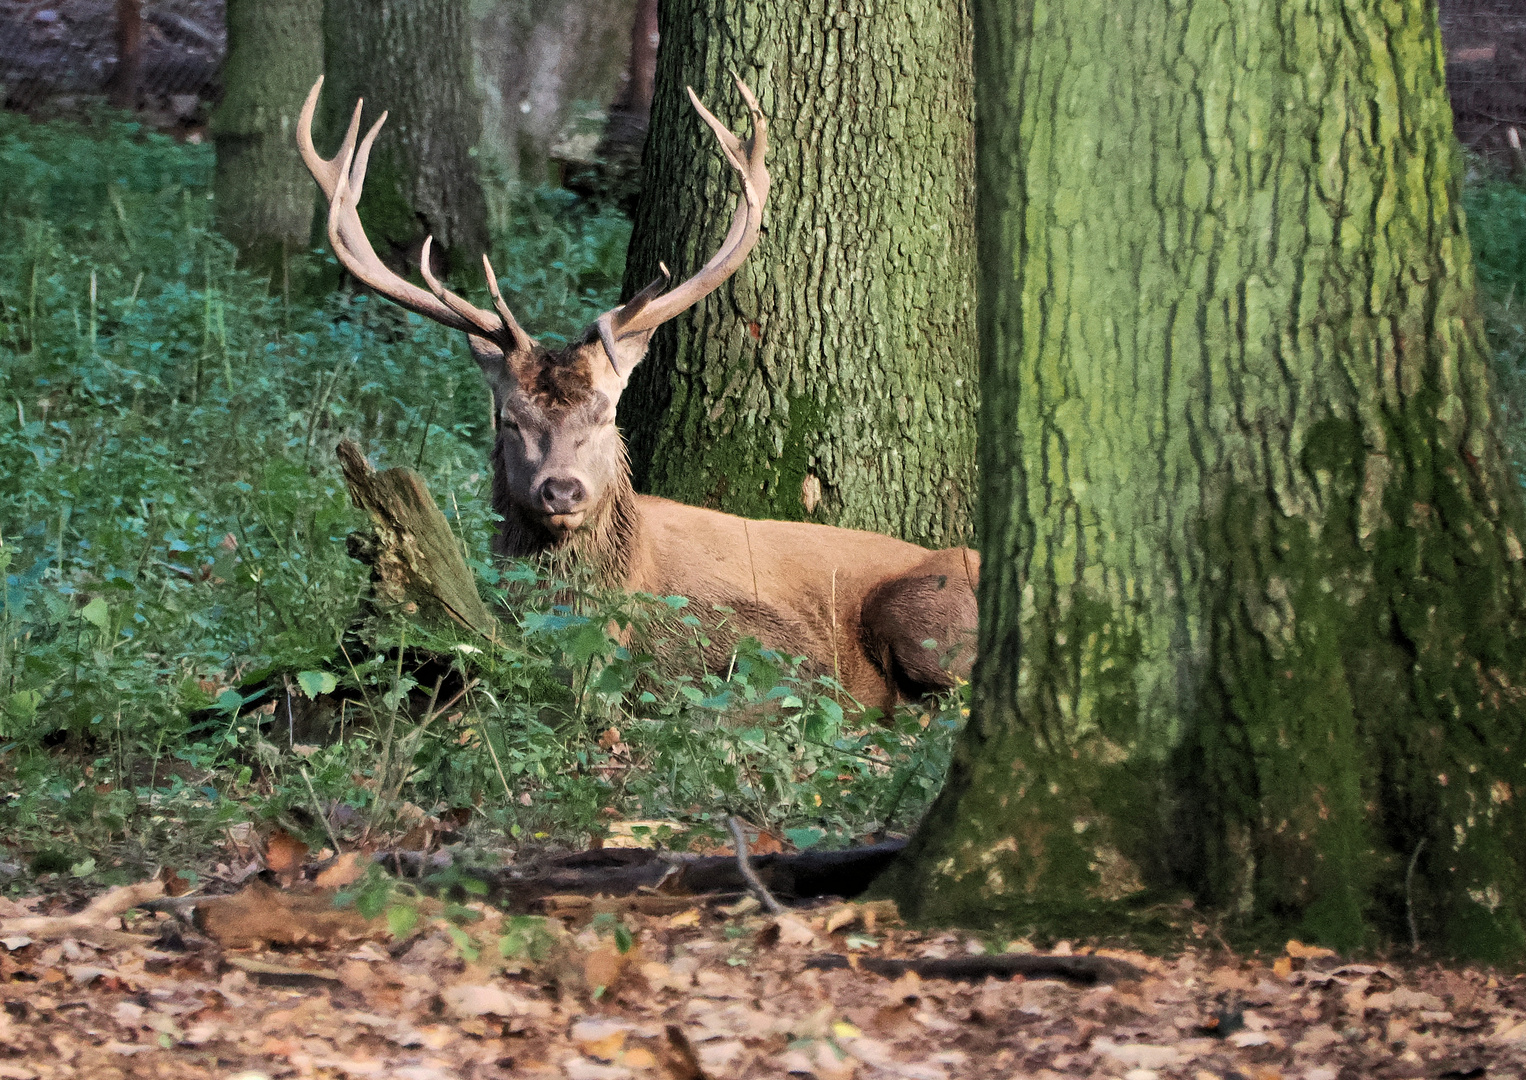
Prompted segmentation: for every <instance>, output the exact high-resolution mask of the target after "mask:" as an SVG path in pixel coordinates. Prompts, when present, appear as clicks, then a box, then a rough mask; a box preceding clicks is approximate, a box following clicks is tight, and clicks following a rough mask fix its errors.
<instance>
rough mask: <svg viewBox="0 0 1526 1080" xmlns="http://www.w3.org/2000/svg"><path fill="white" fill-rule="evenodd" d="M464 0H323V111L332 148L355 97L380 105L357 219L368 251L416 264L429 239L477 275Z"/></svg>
mask: <svg viewBox="0 0 1526 1080" xmlns="http://www.w3.org/2000/svg"><path fill="white" fill-rule="evenodd" d="M467 6H468V5H467V0H324V5H323V38H324V49H325V66H326V75H327V80H326V81H325V83H324V87H323V106H322V113H323V116H322V119H323V121H324V125H325V129H326V131H327V132H328V138H329V140H330V142H329V143H325V144H321V145H323V146H324V147H325V148H326V146H327V145H330V144H335V145H337V143H338V140H339V138H340V136H341V134H342V132H343V131H344V126H345V125H346V124H348V123H349V119H350V112H351V110H352V109H353V108H354V107H355V99H356V98H360V97H363V98H365V99H366V107H367V113H366V117H367V120H366V123H367V124H368V125H369V123H370V121H371V119H372V118H374V117H377V116H380V115H381V111H382V110H383V109H385V110H386V111H387V112H388V114H389V115H388V119H387V126H386V127H385V128H383V129H382V135H381V136H380V138H378V139H377V142H376V148H375V150H374V151H373V152H372V154H371V166H370V170H369V172H367V174H366V190H365V197H364V198H363V199H362V200H361V202H360V217H361V220H362V221H363V222H364V223H365V227H366V235H368V236H369V237H370V238H371V243H372V244H373V245H374V246H375V247H376V250H377V253H378V254H379V255H381V256H382V258H384V259H388V260H389V261H392V262H393V263H394V265H396V266H398V267H399V268H407V269H409V270H412V271H414V272H417V267H418V253H419V248H420V246H421V245H422V244H423V242H424V238H425V237H426V236H428V235H430V234H433V236H434V242H435V246H436V248H437V249H441V254H442V258H445V259H447V260H448V262H449V264H450V265H451V266H452V267H453V268H456V269H459V270H462V271H464V272H465V273H468V274H472V275H474V276H473V278H472V280H473V281H474V283H475V282H480V281H481V276H482V264H481V262H480V259H481V257H482V253H483V252H485V251H487V249H488V230H487V203H486V201H485V199H484V197H483V193H482V182H481V179H480V177H479V174H478V169H477V162H476V157H475V156H476V148H477V143H478V141H479V140H480V139H481V136H482V110H481V103H480V102H479V101H478V98H477V90H476V84H475V83H474V82H473V79H472V44H471V39H470V37H469V34H468V27H469V25H470V24H469V22H468V20H467Z"/></svg>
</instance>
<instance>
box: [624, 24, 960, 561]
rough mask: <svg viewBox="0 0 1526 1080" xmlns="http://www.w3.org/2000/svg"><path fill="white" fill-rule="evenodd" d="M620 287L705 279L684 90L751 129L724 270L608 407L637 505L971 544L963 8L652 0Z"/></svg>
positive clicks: (710, 186) (722, 214)
mask: <svg viewBox="0 0 1526 1080" xmlns="http://www.w3.org/2000/svg"><path fill="white" fill-rule="evenodd" d="M659 28H660V34H661V42H662V43H661V47H660V49H659V53H658V61H657V82H656V96H655V99H654V101H653V106H652V124H651V133H652V134H651V138H649V139H648V141H647V149H646V155H645V159H644V162H643V169H642V172H643V176H642V195H641V203H640V208H639V210H638V212H637V215H636V225H635V233H634V235H633V236H632V238H631V247H630V257H629V260H628V263H627V276H626V295H629V294H630V293H631V292H633V291H634V290H635V289H636V288H639V287H640V286H641V285H644V284H645V283H646V282H647V281H649V280H651V279H652V278H653V277H654V276H656V274H657V264H658V262H659V261H662V262H666V263H667V264H668V266H669V267H671V268H672V270H673V272H674V274H675V276H676V277H678V278H680V279H681V278H683V277H685V276H687V275H688V274H691V273H693V272H694V271H695V270H697V269H698V268H699V266H700V265H701V264H702V263H703V262H704V260H705V259H706V258H708V257H709V255H710V254H711V252H713V251H714V250H715V249H716V247H717V246H718V245H719V242H720V239H721V237H722V236H723V235H724V233H725V231H726V227H727V225H728V224H729V222H730V218H731V212H732V207H733V206H734V205H735V201H736V193H735V192H736V189H735V184H734V179H733V177H732V175H731V172H730V170H729V169H728V168H727V167H726V165H725V163H724V162H723V161H722V159H721V156H720V154H719V153H717V152H716V148H715V142H714V137H713V136H712V135H711V134H710V132H709V131H708V130H706V129H705V128H704V126H703V125H702V124H701V122H700V121H699V119H698V117H696V116H695V114H694V110H693V109H692V108H691V107H690V105H689V102H688V99H687V96H686V95H685V93H684V87H685V86H686V85H692V86H693V87H694V88H695V90H696V92H698V93H699V94H700V95H701V97H702V98H703V99H704V101H705V102H706V103H707V104H708V105H709V106H710V107H711V108H712V109H713V110H714V111H715V112H716V114H717V115H718V116H721V117H723V118H729V119H731V120H732V121H733V123H734V124H735V126H736V127H738V128H745V123H742V122H740V121H741V119H742V118H743V117H744V116H745V113H744V112H743V110H742V108H741V103H740V101H739V100H738V97H737V93H736V90H735V88H734V87H733V86H732V85H731V79H730V75H729V74H728V72H729V71H730V70H733V69H734V70H735V71H736V72H737V73H738V74H739V75H741V77H742V78H743V80H745V81H746V82H747V83H748V84H750V85H751V86H752V87H753V88H754V89H755V90H756V91H757V93H758V95H759V98H760V99H761V101H762V104H763V111H764V113H766V114H767V116H768V118H769V145H770V153H769V171H770V172H771V173H772V175H773V190H772V193H771V194H770V196H769V201H768V207H767V209H766V210H765V211H764V219H763V221H764V236H763V239H762V240H761V242H760V243H759V245H758V247H757V249H756V250H755V251H754V252H753V254H752V255H751V257H750V258H749V259H748V261H747V263H746V264H745V265H744V266H743V267H742V269H741V271H740V272H739V273H737V275H736V276H735V277H733V278H732V279H731V281H730V282H729V283H728V284H727V285H726V286H725V287H724V288H722V289H720V290H719V291H717V292H716V293H715V294H713V295H712V296H711V297H710V298H709V299H708V300H707V301H706V302H705V303H703V304H702V305H701V306H700V307H699V308H697V309H696V310H695V311H694V312H692V313H690V314H688V315H686V316H684V317H683V318H681V319H678V320H675V322H674V323H672V324H670V325H669V326H667V327H664V328H663V329H662V330H661V331H659V332H658V334H657V336H656V338H655V339H654V341H653V344H652V350H651V353H650V354H649V355H648V357H647V359H646V361H645V363H643V364H642V365H641V367H639V368H638V369H637V370H636V375H635V379H634V381H633V382H632V385H631V387H630V389H629V390H628V391H627V392H626V395H625V397H624V399H623V400H622V402H621V406H622V409H621V416H622V420H623V422H624V423H625V424H627V425H629V431H628V434H629V437H630V443H631V455H632V462H633V465H634V468H635V473H636V480H637V483H638V486H640V487H641V489H642V490H646V491H651V492H655V493H657V494H661V495H668V496H672V497H674V498H677V499H680V500H683V501H685V502H690V503H695V504H702V505H707V506H714V507H717V508H719V509H723V510H728V511H732V512H735V513H740V514H746V515H750V516H754V517H773V518H792V519H814V520H818V521H825V522H829V523H832V524H838V525H848V526H854V527H858V528H865V529H873V530H876V531H879V532H886V533H893V534H896V535H899V536H903V537H905V538H907V539H909V540H914V541H917V542H919V543H925V544H933V545H947V544H953V543H958V542H961V541H963V540H966V539H968V537H969V535H970V532H971V516H972V503H973V497H974V483H975V460H974V455H975V407H976V358H975V327H974V304H973V299H974V289H973V282H974V277H973V275H974V233H973V185H972V167H973V143H972V139H971V128H970V116H971V110H972V100H971V83H970V67H969V65H970V56H969V14H968V5H967V3H966V0H874V2H871V0H833V2H830V3H829V2H827V0H805V2H802V0H793V2H791V3H784V2H782V0H721V2H719V3H708V2H707V3H700V2H699V0H664V2H663V3H662V4H661V5H660V13H659Z"/></svg>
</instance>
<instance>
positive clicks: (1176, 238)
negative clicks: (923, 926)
mask: <svg viewBox="0 0 1526 1080" xmlns="http://www.w3.org/2000/svg"><path fill="white" fill-rule="evenodd" d="M976 22H977V36H976V42H977V46H976V70H977V79H978V85H979V103H980V106H979V113H978V120H977V124H978V130H979V136H978V142H979V149H978V161H979V164H978V170H979V177H980V181H981V185H982V187H981V190H982V196H981V203H980V208H979V220H980V226H981V238H982V250H981V257H980V263H981V267H982V277H981V342H982V350H983V351H982V356H983V360H982V373H981V378H982V388H983V394H984V408H983V411H982V421H981V435H980V438H981V447H982V459H981V478H982V486H981V500H982V501H981V506H982V522H981V535H982V538H983V546H984V552H983V553H984V561H983V564H982V565H983V572H982V575H981V596H980V605H981V606H980V613H981V642H980V645H981V659H980V661H979V664H978V666H977V671H976V675H975V695H976V696H975V705H974V715H973V718H972V720H971V722H970V725H969V727H968V729H967V731H966V732H965V733H964V734H963V736H962V739H961V742H960V744H959V747H958V751H957V754H956V763H955V765H954V767H953V769H952V772H951V775H950V777H949V780H948V783H947V786H946V788H945V790H944V792H943V793H942V795H941V796H940V798H939V800H938V801H937V803H936V804H935V806H934V807H933V809H932V811H931V812H930V814H929V816H928V818H927V820H926V821H925V822H924V823H923V826H922V828H921V830H920V831H919V833H918V835H917V837H916V839H915V842H914V844H913V845H912V849H911V852H910V854H909V856H908V858H907V859H906V860H905V862H904V863H903V864H901V865H900V867H899V868H898V870H897V871H896V873H895V876H894V877H893V878H892V879H891V880H890V882H889V885H888V887H889V888H890V889H891V890H892V891H894V892H896V893H897V894H898V895H899V896H900V897H901V898H902V899H903V901H904V903H905V904H906V905H907V908H908V910H909V911H910V912H911V913H912V914H914V915H916V916H919V917H922V918H929V919H950V920H957V919H964V920H976V919H985V920H989V919H991V918H993V917H995V918H1003V917H1021V915H1022V913H1027V914H1029V915H1032V914H1033V913H1036V912H1043V911H1049V912H1051V913H1053V912H1056V911H1060V910H1064V911H1069V912H1071V913H1074V912H1075V910H1076V909H1077V908H1079V907H1091V906H1094V905H1096V904H1097V903H1098V902H1101V901H1108V900H1117V899H1123V898H1129V897H1133V898H1145V897H1149V896H1151V895H1154V896H1157V897H1158V896H1159V891H1158V890H1159V889H1161V888H1177V887H1181V886H1185V887H1186V888H1188V889H1189V890H1191V891H1192V892H1193V893H1195V894H1196V895H1197V896H1198V897H1199V898H1200V899H1202V900H1206V901H1210V902H1212V903H1214V904H1216V905H1218V906H1219V907H1220V908H1221V909H1223V910H1226V911H1228V912H1230V913H1232V914H1237V915H1239V916H1241V917H1242V918H1244V919H1245V920H1247V921H1249V920H1258V921H1259V922H1260V924H1261V925H1263V926H1265V925H1268V924H1270V925H1278V924H1280V925H1281V926H1282V927H1284V928H1291V929H1295V930H1296V932H1297V933H1299V934H1307V935H1311V936H1313V937H1315V938H1317V939H1319V940H1322V941H1325V942H1327V943H1330V944H1335V945H1351V944H1355V943H1357V942H1360V941H1363V940H1367V939H1370V936H1371V935H1372V934H1374V933H1378V934H1381V935H1384V936H1387V937H1389V938H1390V939H1395V938H1396V939H1399V940H1403V941H1406V942H1407V941H1408V939H1409V936H1410V927H1411V926H1414V927H1415V929H1416V930H1417V931H1418V933H1419V934H1420V936H1421V937H1423V938H1426V939H1429V940H1431V941H1433V942H1436V943H1438V944H1440V945H1442V946H1443V947H1445V948H1447V949H1449V950H1452V951H1455V952H1459V953H1464V954H1473V955H1485V956H1499V955H1502V954H1509V953H1518V952H1519V951H1520V950H1521V948H1522V946H1523V945H1526V938H1523V936H1522V932H1521V917H1522V914H1523V910H1526V887H1523V886H1526V881H1523V877H1522V872H1521V871H1522V858H1523V851H1526V848H1523V846H1522V845H1523V843H1526V829H1523V823H1522V808H1523V805H1526V772H1523V768H1522V762H1523V757H1522V754H1523V751H1526V724H1523V715H1522V713H1523V693H1526V690H1523V687H1526V655H1523V654H1526V645H1523V638H1522V630H1523V627H1522V614H1521V613H1522V602H1523V600H1526V573H1523V571H1526V564H1523V560H1522V546H1521V539H1520V538H1521V535H1522V530H1523V520H1522V508H1521V496H1520V492H1519V490H1518V488H1517V487H1516V485H1515V483H1514V481H1513V480H1512V478H1511V476H1510V473H1509V469H1508V467H1507V462H1506V460H1505V457H1504V455H1503V453H1502V449H1501V445H1500V442H1499V439H1498V437H1497V434H1496V430H1495V423H1496V421H1495V417H1494V415H1493V413H1492V411H1491V399H1490V392H1489V386H1488V380H1487V371H1488V368H1487V357H1486V355H1485V346H1484V340H1483V335H1482V332H1481V327H1480V323H1479V319H1478V317H1477V314H1476V312H1475V309H1474V281H1473V271H1472V265H1471V255H1470V252H1469V248H1468V243H1467V235H1466V233H1465V232H1464V229H1463V221H1462V215H1461V211H1460V210H1459V207H1458V200H1457V194H1458V192H1457V186H1458V182H1459V180H1460V177H1461V163H1460V162H1459V160H1458V156H1457V153H1456V149H1455V144H1454V142H1453V140H1452V131H1451V118H1450V114H1449V112H1448V110H1447V99H1446V95H1445V91H1444V87H1443V84H1442V67H1443V57H1442V51H1441V41H1440V37H1439V34H1438V33H1437V27H1436V12H1435V7H1434V3H1433V2H1431V0H1393V2H1387V3H1379V2H1378V0H1295V2H1292V3H1282V4H1263V3H1255V2H1251V0H1236V2H1233V3H1228V4H1224V3H1219V4H1212V3H1208V2H1206V0H1184V2H1182V3H1179V4H1176V5H1173V6H1170V7H1162V6H1161V5H1159V4H1156V3H1150V2H1145V0H1124V2H1120V3H1117V4H1114V5H1111V6H1110V7H1109V8H1108V9H1107V11H1106V12H1105V13H1100V10H1099V9H1097V8H1095V7H1094V6H1093V5H1091V4H1088V3H1081V2H1070V3H1065V2H1061V3H1056V4H1043V3H1036V2H1034V0H1025V2H1022V3H1011V2H1009V0H982V2H981V3H980V4H979V5H978V11H977V19H976ZM1411 868H1413V870H1412V872H1411Z"/></svg>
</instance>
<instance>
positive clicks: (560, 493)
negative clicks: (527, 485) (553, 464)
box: [540, 476, 587, 514]
mask: <svg viewBox="0 0 1526 1080" xmlns="http://www.w3.org/2000/svg"><path fill="white" fill-rule="evenodd" d="M586 497H587V492H586V491H584V489H583V482H582V481H581V480H578V479H575V478H573V477H562V476H553V477H551V478H550V479H549V480H547V481H546V482H545V483H544V484H542V485H541V486H540V501H541V504H542V505H543V506H545V508H546V512H547V513H550V514H570V513H572V512H573V511H574V510H576V509H577V508H578V507H580V506H581V505H582V504H583V500H584V499H585V498H586Z"/></svg>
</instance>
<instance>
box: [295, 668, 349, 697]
mask: <svg viewBox="0 0 1526 1080" xmlns="http://www.w3.org/2000/svg"><path fill="white" fill-rule="evenodd" d="M297 685H298V686H300V687H301V688H302V692H303V693H304V694H306V695H307V699H308V700H309V701H316V700H317V699H318V695H319V694H332V693H333V692H334V688H335V687H336V686H338V685H339V680H338V679H336V678H334V676H333V675H331V674H330V673H329V672H327V671H299V672H297Z"/></svg>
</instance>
